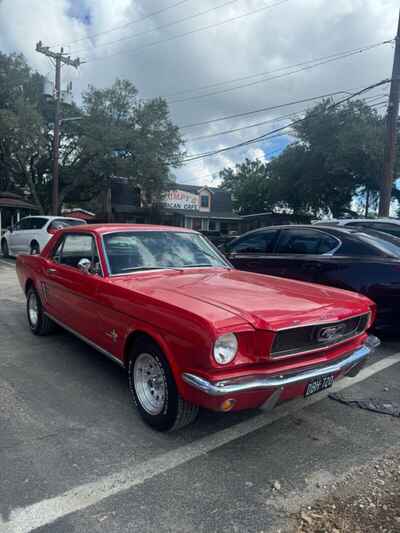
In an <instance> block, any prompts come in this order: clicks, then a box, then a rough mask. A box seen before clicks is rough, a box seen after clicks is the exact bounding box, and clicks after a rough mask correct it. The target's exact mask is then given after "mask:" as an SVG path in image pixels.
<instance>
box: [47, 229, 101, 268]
mask: <svg viewBox="0 0 400 533" xmlns="http://www.w3.org/2000/svg"><path fill="white" fill-rule="evenodd" d="M52 258H53V261H55V262H57V263H59V264H60V265H66V266H70V267H73V268H78V263H79V261H80V260H81V259H84V258H85V259H89V260H90V261H91V263H92V269H91V271H92V273H96V274H100V273H101V267H100V260H99V257H98V254H97V247H96V244H95V241H94V238H93V236H92V235H87V234H80V233H75V234H69V235H68V234H67V235H65V236H64V237H63V238H62V239H61V240H60V242H59V243H58V245H57V246H56V248H55V250H54V252H53V255H52Z"/></svg>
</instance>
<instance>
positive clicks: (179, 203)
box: [162, 190, 199, 210]
mask: <svg viewBox="0 0 400 533" xmlns="http://www.w3.org/2000/svg"><path fill="white" fill-rule="evenodd" d="M162 203H163V205H164V206H165V207H168V208H169V209H192V210H195V209H198V207H199V201H198V196H197V194H192V193H190V192H186V191H180V190H172V191H168V192H166V193H165V194H164V196H163V201H162Z"/></svg>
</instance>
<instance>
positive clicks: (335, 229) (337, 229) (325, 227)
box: [241, 224, 361, 237]
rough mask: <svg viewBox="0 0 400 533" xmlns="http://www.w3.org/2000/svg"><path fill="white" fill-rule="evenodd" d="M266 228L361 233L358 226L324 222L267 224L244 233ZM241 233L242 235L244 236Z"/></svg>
mask: <svg viewBox="0 0 400 533" xmlns="http://www.w3.org/2000/svg"><path fill="white" fill-rule="evenodd" d="M266 229H268V230H269V229H310V230H312V229H314V230H318V229H319V230H326V231H327V232H337V233H342V234H346V235H351V234H354V233H360V232H361V231H360V229H358V228H346V227H345V226H331V225H324V224H286V225H282V226H265V227H263V228H257V229H254V230H251V231H248V232H247V233H244V234H243V235H248V234H250V233H257V232H259V231H264V230H266ZM243 235H241V237H242V236H243Z"/></svg>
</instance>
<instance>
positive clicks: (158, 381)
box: [133, 353, 166, 416]
mask: <svg viewBox="0 0 400 533" xmlns="http://www.w3.org/2000/svg"><path fill="white" fill-rule="evenodd" d="M133 375H134V387H135V392H136V396H137V399H138V400H139V402H140V404H141V406H142V407H143V409H144V410H145V411H146V412H147V413H149V414H150V415H153V416H155V415H159V414H160V413H161V412H162V410H163V408H164V404H165V398H166V382H165V375H164V370H163V368H162V366H161V364H160V363H159V362H158V360H157V359H156V358H155V357H154V356H153V355H151V354H149V353H142V354H140V355H138V357H137V358H136V360H135V364H134V370H133Z"/></svg>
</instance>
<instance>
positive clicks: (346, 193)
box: [294, 99, 384, 216]
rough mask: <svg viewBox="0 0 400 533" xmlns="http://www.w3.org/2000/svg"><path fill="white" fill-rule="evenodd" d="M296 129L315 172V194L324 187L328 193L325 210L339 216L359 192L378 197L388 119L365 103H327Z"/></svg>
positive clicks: (321, 206) (323, 196) (313, 174)
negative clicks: (337, 104) (335, 104)
mask: <svg viewBox="0 0 400 533" xmlns="http://www.w3.org/2000/svg"><path fill="white" fill-rule="evenodd" d="M294 129H295V131H296V134H297V137H298V139H299V142H300V143H301V144H302V145H303V146H304V147H305V148H306V149H307V150H308V152H309V156H310V162H311V167H310V168H308V169H307V171H308V172H311V176H312V178H313V182H314V184H315V186H316V192H317V191H318V189H321V186H324V187H325V188H326V193H325V194H323V195H322V196H321V205H320V208H321V209H323V210H330V211H331V212H332V213H333V214H334V216H340V214H341V212H342V211H343V209H344V208H349V207H350V204H351V200H352V198H353V196H354V195H355V194H356V193H357V192H358V191H359V190H362V191H364V192H365V194H366V196H368V197H369V196H370V194H371V193H372V194H373V193H377V191H378V190H379V179H380V176H381V173H382V161H383V142H384V141H383V140H384V119H383V118H382V117H381V116H380V115H379V114H378V113H377V112H376V110H374V109H373V108H371V107H370V106H368V105H367V104H366V103H365V102H363V101H361V100H357V101H350V102H347V103H346V104H344V105H342V106H334V105H333V102H332V101H331V100H329V99H328V100H325V101H324V102H322V103H321V104H317V105H316V106H315V107H313V108H312V109H310V110H309V111H308V112H307V113H306V115H305V117H304V119H303V120H302V121H300V122H298V123H297V124H296V125H295V126H294ZM321 180H322V181H323V184H321V183H320V181H321ZM367 203H368V202H367ZM366 210H367V211H368V205H367V209H366Z"/></svg>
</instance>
